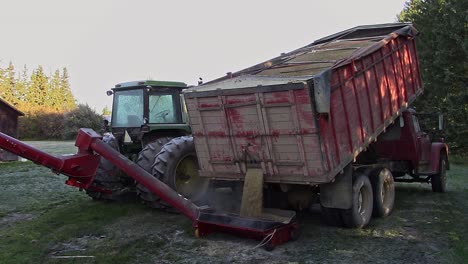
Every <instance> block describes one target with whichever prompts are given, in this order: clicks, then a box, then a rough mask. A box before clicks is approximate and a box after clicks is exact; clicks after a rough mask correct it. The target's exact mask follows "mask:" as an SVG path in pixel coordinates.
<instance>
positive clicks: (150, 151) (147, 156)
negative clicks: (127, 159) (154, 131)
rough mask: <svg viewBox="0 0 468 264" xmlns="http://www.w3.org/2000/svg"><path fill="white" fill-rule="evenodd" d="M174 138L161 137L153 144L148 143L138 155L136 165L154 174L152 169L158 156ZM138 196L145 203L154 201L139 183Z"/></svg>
mask: <svg viewBox="0 0 468 264" xmlns="http://www.w3.org/2000/svg"><path fill="white" fill-rule="evenodd" d="M171 139H172V138H170V137H161V138H157V139H156V140H154V141H153V142H150V143H148V144H147V145H146V146H145V147H144V148H143V149H142V150H141V151H140V153H138V158H137V161H136V163H137V164H138V166H140V167H142V168H143V169H144V170H145V171H147V172H149V173H152V167H153V164H154V160H155V158H156V155H158V153H159V151H161V149H162V147H163V146H164V145H165V144H166V143H167V142H169V141H171ZM137 195H138V197H140V199H142V200H143V201H148V200H152V193H151V192H150V191H149V190H148V188H146V187H145V186H144V185H142V184H139V183H137Z"/></svg>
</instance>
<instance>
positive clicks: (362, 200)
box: [358, 186, 369, 218]
mask: <svg viewBox="0 0 468 264" xmlns="http://www.w3.org/2000/svg"><path fill="white" fill-rule="evenodd" d="M368 207H369V194H368V190H367V189H366V187H365V186H362V187H361V189H359V196H358V213H359V215H360V216H361V217H363V218H365V216H366V215H367V210H368Z"/></svg>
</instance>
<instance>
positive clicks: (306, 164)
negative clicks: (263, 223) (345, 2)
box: [184, 23, 449, 227]
mask: <svg viewBox="0 0 468 264" xmlns="http://www.w3.org/2000/svg"><path fill="white" fill-rule="evenodd" d="M417 34H418V32H417V31H416V29H415V28H414V27H413V26H412V25H411V24H408V23H395V24H383V25H371V26H359V27H355V28H352V29H349V30H346V31H343V32H339V33H336V34H333V35H331V36H328V37H325V38H322V39H319V40H317V41H315V42H313V43H312V44H310V45H307V46H305V47H302V48H299V49H297V50H294V51H292V52H288V53H284V54H281V56H279V57H276V58H274V59H271V60H269V61H266V62H263V63H260V64H257V65H254V66H252V67H249V68H247V69H244V70H241V71H238V72H235V73H228V74H227V75H226V76H224V77H222V78H219V79H216V80H214V81H211V82H209V83H206V84H202V85H199V86H197V87H194V88H191V89H188V90H186V91H185V93H184V97H185V101H186V105H187V110H188V114H189V119H190V125H191V128H192V133H193V136H194V140H195V148H196V152H197V157H198V161H199V165H200V168H199V174H200V176H201V177H206V178H209V179H210V180H211V181H213V182H218V183H233V184H234V183H235V182H240V183H242V182H243V181H244V177H245V175H246V173H247V171H248V170H249V169H250V168H256V169H257V170H258V169H261V172H262V174H263V175H262V176H263V178H264V186H263V188H264V193H265V195H264V198H265V204H266V205H269V204H271V203H275V201H276V205H278V202H279V203H280V204H281V202H283V203H284V202H285V201H288V204H289V205H291V206H293V207H295V208H296V209H304V208H307V207H308V206H309V205H310V204H311V203H312V202H313V201H317V200H318V199H319V201H320V204H321V208H322V210H321V212H322V217H323V219H324V220H325V221H326V222H327V223H328V224H331V225H336V226H346V227H363V226H365V225H367V224H368V223H369V221H370V219H371V216H372V215H374V216H379V217H385V216H387V215H389V214H390V213H391V211H392V209H393V204H394V196H395V191H394V181H407V182H430V183H431V184H432V188H433V190H434V191H436V192H445V190H446V178H447V177H446V170H447V169H449V164H448V147H447V145H446V144H445V143H444V142H443V138H439V137H435V136H434V137H432V138H431V137H430V134H429V133H427V132H424V131H422V130H421V128H420V126H419V124H418V119H417V113H416V112H415V111H414V110H412V109H411V108H409V106H410V104H411V103H412V102H413V101H414V100H415V99H416V98H417V97H418V96H419V95H420V94H421V93H422V92H423V85H422V81H421V73H420V69H419V66H418V57H417V52H416V44H415V37H416V36H417ZM440 123H443V122H442V120H441V122H440Z"/></svg>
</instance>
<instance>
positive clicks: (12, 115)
mask: <svg viewBox="0 0 468 264" xmlns="http://www.w3.org/2000/svg"><path fill="white" fill-rule="evenodd" d="M19 116H24V114H23V112H21V111H20V110H18V109H16V108H15V107H14V106H12V105H11V104H9V103H8V102H7V101H5V100H3V99H2V98H0V132H2V133H5V134H7V135H9V136H12V137H15V138H16V137H18V117H19ZM14 160H18V156H16V155H13V154H11V153H10V152H8V151H6V150H3V149H0V161H14Z"/></svg>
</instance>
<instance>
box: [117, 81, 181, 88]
mask: <svg viewBox="0 0 468 264" xmlns="http://www.w3.org/2000/svg"><path fill="white" fill-rule="evenodd" d="M139 86H152V87H174V88H182V89H183V88H187V84H185V83H183V82H170V81H153V80H144V81H133V82H124V83H118V84H116V85H115V87H114V88H113V90H115V89H128V88H130V87H139Z"/></svg>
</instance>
